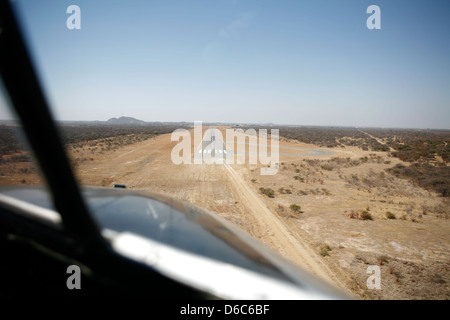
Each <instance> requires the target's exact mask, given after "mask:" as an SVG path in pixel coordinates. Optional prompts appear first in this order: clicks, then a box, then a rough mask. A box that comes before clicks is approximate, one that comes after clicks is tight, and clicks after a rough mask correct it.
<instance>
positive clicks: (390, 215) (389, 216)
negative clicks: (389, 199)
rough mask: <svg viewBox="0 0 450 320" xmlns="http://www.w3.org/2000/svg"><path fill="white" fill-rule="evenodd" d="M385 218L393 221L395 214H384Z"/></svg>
mask: <svg viewBox="0 0 450 320" xmlns="http://www.w3.org/2000/svg"><path fill="white" fill-rule="evenodd" d="M385 216H386V218H388V219H395V214H393V213H392V212H390V211H388V212H386V214H385Z"/></svg>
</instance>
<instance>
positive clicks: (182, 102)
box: [0, 0, 450, 129]
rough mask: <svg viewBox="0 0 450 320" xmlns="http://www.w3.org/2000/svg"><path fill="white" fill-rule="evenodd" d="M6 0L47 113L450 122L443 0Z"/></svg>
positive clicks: (448, 39)
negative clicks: (73, 23) (372, 9)
mask: <svg viewBox="0 0 450 320" xmlns="http://www.w3.org/2000/svg"><path fill="white" fill-rule="evenodd" d="M72 4H76V5H78V6H79V7H80V9H81V30H69V29H68V28H67V27H66V20H67V18H68V17H69V14H67V13H66V9H67V7H68V6H69V5H72ZM372 4H375V5H378V6H379V7H380V9H381V30H369V29H368V28H367V27H366V20H367V18H368V17H369V16H370V15H369V14H367V13H366V9H367V7H368V6H369V5H372ZM15 5H16V6H18V8H19V9H20V10H19V12H20V15H21V17H22V18H23V20H24V29H25V30H26V33H27V37H28V39H29V42H30V46H31V50H32V52H33V56H34V59H35V61H36V63H37V65H38V69H39V73H40V76H41V78H42V80H43V82H44V83H45V89H46V92H47V96H48V98H49V101H50V103H51V105H52V107H53V111H54V115H55V117H56V118H57V119H59V120H107V119H109V118H111V117H119V116H122V115H124V116H131V117H135V118H138V119H142V120H145V121H194V120H201V121H205V122H206V121H218V122H251V123H265V122H272V123H277V124H298V125H336V126H376V127H415V128H447V129H450V1H448V0H421V1H414V0H389V1H384V0H383V1H381V0H371V1H364V0H342V1H337V0H328V1H323V0H307V1H301V0H292V1H287V0H271V1H268V0H214V1H212V0H201V1H200V0H199V1H197V0H158V1H155V0H146V1H144V0H142V1H140V0H126V1H125V0H121V1H113V0H105V1H103V0H95V1H93V0H71V1H63V0H53V1H49V0H47V1H44V0H40V1H36V0H16V1H15ZM0 116H1V114H0Z"/></svg>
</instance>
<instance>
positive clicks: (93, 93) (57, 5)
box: [0, 0, 450, 299]
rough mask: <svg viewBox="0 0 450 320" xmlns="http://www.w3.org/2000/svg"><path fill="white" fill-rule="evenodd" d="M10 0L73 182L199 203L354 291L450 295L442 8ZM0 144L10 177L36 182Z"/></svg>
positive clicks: (449, 65) (447, 48)
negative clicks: (376, 280)
mask: <svg viewBox="0 0 450 320" xmlns="http://www.w3.org/2000/svg"><path fill="white" fill-rule="evenodd" d="M12 5H13V7H14V9H15V12H16V14H17V16H18V18H19V21H20V26H21V28H22V31H23V34H24V36H25V40H26V45H27V48H28V50H29V51H30V53H31V57H32V59H33V62H34V66H35V68H36V71H37V73H38V76H39V79H40V81H41V85H42V87H43V89H44V94H45V96H46V98H47V101H48V103H49V105H50V107H51V111H52V114H53V116H54V119H55V120H56V124H57V126H58V128H59V132H60V134H61V137H62V141H63V143H64V147H65V150H66V151H67V154H68V156H69V158H70V161H71V164H72V167H73V169H74V173H75V175H76V178H77V181H78V182H79V184H80V185H81V186H83V187H89V186H95V187H105V188H113V187H118V188H126V189H130V190H144V191H150V192H155V193H158V194H164V195H166V196H169V197H173V198H176V199H178V200H182V201H184V202H186V203H189V204H193V205H196V206H198V207H201V208H204V209H206V210H208V211H209V212H211V213H213V214H214V215H218V216H220V217H222V218H224V219H226V220H228V221H229V222H231V223H232V224H233V225H234V226H237V227H238V228H240V229H242V230H243V231H245V232H246V233H248V234H250V235H251V236H252V237H254V238H256V239H258V240H260V241H261V242H263V243H265V244H266V245H267V246H268V247H269V248H271V249H273V250H275V251H276V252H278V253H280V254H281V255H282V256H283V257H285V258H286V259H288V260H290V261H291V262H293V263H294V264H296V265H298V266H301V267H304V268H306V269H307V270H309V271H311V272H313V273H315V274H316V275H318V276H319V277H321V278H323V279H325V280H327V281H329V282H331V283H333V284H335V285H337V286H341V287H346V288H347V289H348V290H350V291H352V292H353V293H354V294H355V295H357V296H360V297H364V298H367V297H368V298H370V299H379V298H382V299H384V298H392V297H395V298H398V299H404V298H406V299H409V298H414V299H418V298H425V299H428V298H430V299H431V298H433V297H438V298H448V289H446V288H445V286H439V285H438V286H436V285H437V284H445V283H448V282H449V281H450V274H449V273H448V272H447V271H443V270H446V269H445V268H446V267H445V266H446V265H447V264H448V261H449V259H450V238H449V236H448V230H449V228H450V222H449V220H448V217H449V215H450V211H449V210H450V203H449V196H450V183H449V182H450V171H449V160H450V144H449V143H450V90H448V89H449V87H450V58H449V57H450V37H449V36H448V35H449V32H450V20H449V19H448V13H449V12H450V3H449V2H448V1H446V0H436V1H433V2H432V3H431V2H430V1H425V0H423V1H419V0H417V1H406V0H398V1H385V0H380V1H376V3H373V4H369V3H365V2H361V1H357V0H354V1H332V0H329V1H325V0H320V1H312V0H311V1H289V0H283V1H270V0H262V1H261V0H248V1H244V0H218V1H206V0H190V1H166V0H164V1H162V0H152V1H143V0H136V1H109V0H108V1H107V0H96V1H84V0H77V1H60V0H58V1H56V0H53V1H51V0H45V1H34V0H16V1H13V2H12ZM0 104H1V102H0ZM0 118H1V119H3V120H7V121H3V122H2V125H1V126H0V134H1V135H2V137H6V138H2V139H8V138H7V137H9V136H11V135H13V133H12V132H13V131H14V130H13V127H12V126H11V125H10V124H11V123H9V122H8V120H10V118H8V115H6V114H5V113H0ZM14 134H15V133H14ZM2 141H6V140H2ZM0 148H1V149H0V150H2V163H1V166H0V170H1V171H0V182H1V183H2V184H5V185H11V184H14V185H15V184H25V185H28V184H29V185H40V184H41V183H42V181H41V180H40V179H39V178H38V177H37V176H35V175H34V170H35V169H34V167H33V166H28V165H25V164H24V163H25V162H27V161H26V159H27V158H26V157H27V154H26V153H23V152H22V151H20V152H19V151H18V150H19V149H17V147H15V146H14V144H12V143H9V142H7V143H4V144H3V145H1V146H0ZM27 163H28V162H27ZM11 168H12V169H11ZM2 174H3V175H2ZM7 176H8V177H7ZM23 181H25V182H23ZM124 207H125V209H126V207H127V203H125V204H124ZM118 229H120V228H118ZM120 230H121V229H120ZM186 241H188V240H186ZM404 261H406V262H407V263H403V262H404ZM373 265H375V266H377V267H378V268H380V270H381V271H382V272H383V274H386V277H385V278H383V279H384V280H383V281H386V282H383V285H382V286H381V288H383V290H381V291H380V290H377V289H376V288H375V287H376V284H375V285H374V287H373V288H369V287H368V285H367V282H366V280H367V276H368V269H367V268H368V266H373ZM330 270H331V271H330ZM371 270H372V269H371ZM419 270H420V272H422V273H423V274H421V276H420V277H415V278H414V277H413V276H412V275H413V274H417V273H418V272H419ZM424 270H428V271H427V272H425V271H424ZM369 271H370V270H369ZM420 272H419V273H420ZM388 275H389V276H388ZM336 279H338V280H336ZM426 279H428V280H426ZM429 279H431V280H429ZM413 280H414V281H413ZM419 284H420V286H422V287H424V288H428V289H429V290H428V289H427V290H420V291H421V292H418V290H416V289H414V288H413V287H414V286H416V285H419ZM398 286H400V289H398ZM374 288H375V289H374ZM372 289H373V290H372ZM413 289H414V290H413ZM433 290H437V291H436V292H435V293H433Z"/></svg>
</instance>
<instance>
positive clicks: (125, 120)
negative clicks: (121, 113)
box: [106, 117, 145, 126]
mask: <svg viewBox="0 0 450 320" xmlns="http://www.w3.org/2000/svg"><path fill="white" fill-rule="evenodd" d="M106 122H107V123H108V124H115V125H127V126H143V125H144V124H145V121H142V120H138V119H135V118H132V117H120V118H111V119H109V120H108V121H106Z"/></svg>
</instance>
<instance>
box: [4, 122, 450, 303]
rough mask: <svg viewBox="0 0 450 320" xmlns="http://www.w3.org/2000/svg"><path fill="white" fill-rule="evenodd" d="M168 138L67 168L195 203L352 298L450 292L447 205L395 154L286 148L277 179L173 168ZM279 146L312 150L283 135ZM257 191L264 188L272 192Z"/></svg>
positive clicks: (20, 177) (220, 167) (8, 172)
mask: <svg viewBox="0 0 450 320" xmlns="http://www.w3.org/2000/svg"><path fill="white" fill-rule="evenodd" d="M221 129H222V130H223V128H221ZM192 136H193V135H192ZM170 137H171V135H170V134H164V135H159V136H157V137H154V138H151V139H148V140H146V141H143V142H139V143H135V144H132V145H128V146H124V147H121V148H118V149H115V150H110V151H105V152H102V153H101V154H100V153H97V152H96V151H94V150H89V148H88V146H86V147H83V148H81V149H80V148H77V149H76V150H75V149H74V150H70V149H69V152H70V154H71V155H72V158H73V159H75V158H77V159H79V160H78V161H76V162H75V164H74V165H75V168H76V173H77V177H78V179H79V180H80V182H81V183H82V184H85V185H94V186H107V187H110V186H111V185H112V184H113V183H123V184H125V185H127V188H130V189H141V190H142V189H143V190H151V191H156V192H160V193H164V194H167V195H171V196H174V197H176V198H179V199H182V200H185V201H188V202H190V203H193V204H195V205H198V206H200V207H203V208H205V209H207V210H209V211H211V212H214V213H216V214H218V215H220V216H222V217H224V218H225V219H227V220H229V221H231V222H232V223H234V224H235V225H236V226H238V227H240V228H241V229H243V230H245V231H247V232H248V233H249V234H251V235H252V236H253V237H255V238H257V239H259V240H261V241H262V242H263V243H265V244H267V245H268V246H269V247H271V248H273V249H274V250H276V251H278V252H279V253H280V254H282V255H283V256H285V257H286V258H288V259H289V260H291V261H293V262H294V263H297V264H298V265H300V266H302V267H304V268H305V269H307V270H309V271H311V272H313V273H315V274H316V275H317V276H319V277H321V278H323V279H325V280H326V281H329V282H331V283H333V284H334V285H336V286H339V287H341V288H343V289H344V290H347V291H348V292H351V293H352V294H353V295H355V296H356V297H357V298H363V299H449V298H450V290H449V283H450V272H449V270H450V222H449V220H448V214H449V213H450V212H449V208H450V206H449V203H448V201H446V200H445V198H442V197H441V196H438V195H437V194H434V193H431V192H428V191H425V190H423V189H422V188H420V187H417V186H415V185H413V184H412V183H411V182H409V181H407V180H403V179H398V178H396V177H394V176H392V175H390V174H388V173H387V172H385V169H387V168H390V167H392V166H393V165H395V164H396V163H399V162H400V160H398V159H397V158H391V157H388V156H387V153H385V152H370V151H361V150H360V149H359V148H356V147H346V148H336V149H335V150H334V149H329V150H331V151H334V152H335V153H334V154H333V155H328V156H320V157H317V156H315V157H310V156H308V153H307V152H305V151H300V150H295V151H292V150H291V151H289V153H295V155H283V156H281V157H280V164H279V171H278V173H277V174H276V175H274V176H263V175H260V171H259V167H260V166H259V165H249V164H248V161H246V164H242V165H237V164H233V165H226V164H192V165H184V164H182V165H175V164H173V163H172V161H171V157H170V155H171V151H172V148H173V146H174V145H175V144H176V142H172V141H171V139H170ZM280 146H282V147H294V148H295V147H303V148H309V149H318V147H317V146H314V145H306V144H302V143H299V142H298V141H294V140H292V141H291V140H286V139H282V140H281V141H280ZM195 147H196V146H195V145H194V142H192V151H194V148H195ZM283 150H284V151H283ZM285 151H286V149H283V148H281V149H280V152H281V153H283V152H285ZM8 166H10V167H8ZM12 166H13V164H2V165H1V166H0V172H4V174H3V176H0V183H2V184H20V183H23V184H35V183H38V182H39V179H38V177H37V176H36V175H35V174H34V173H30V171H31V170H30V171H27V172H24V170H25V168H15V169H14V168H13V167H12ZM28 170H29V169H28ZM260 188H271V189H272V190H273V191H274V197H273V198H269V197H268V196H267V195H265V194H262V193H261V192H260ZM292 205H297V206H299V207H296V206H292ZM387 212H390V213H391V215H390V216H388V214H387ZM369 215H370V217H371V220H369V219H367V220H363V219H362V217H364V216H365V217H368V216H369ZM389 217H390V218H389ZM394 217H395V219H394ZM370 265H378V266H380V268H381V289H380V290H376V289H372V290H370V289H368V288H367V286H366V280H367V278H368V276H369V275H368V274H367V268H368V266H370Z"/></svg>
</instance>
